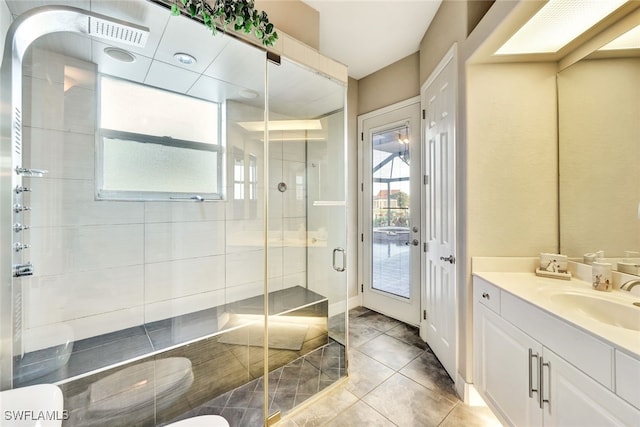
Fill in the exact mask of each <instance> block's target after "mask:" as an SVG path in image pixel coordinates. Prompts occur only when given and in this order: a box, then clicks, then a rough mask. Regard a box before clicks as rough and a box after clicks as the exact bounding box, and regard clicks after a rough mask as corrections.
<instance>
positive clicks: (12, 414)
mask: <svg viewBox="0 0 640 427" xmlns="http://www.w3.org/2000/svg"><path fill="white" fill-rule="evenodd" d="M63 405H64V400H63V398H62V390H60V388H58V386H56V385H54V384H38V385H32V386H28V387H20V388H14V389H12V390H5V391H3V392H0V414H2V420H1V421H0V425H2V427H60V426H61V425H62V420H63V419H65V418H66V417H67V414H66V413H65V412H64V410H63V409H64V407H63Z"/></svg>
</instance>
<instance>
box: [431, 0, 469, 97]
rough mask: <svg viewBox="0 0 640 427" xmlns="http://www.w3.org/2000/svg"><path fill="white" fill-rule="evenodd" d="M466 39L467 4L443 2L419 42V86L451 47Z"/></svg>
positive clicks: (450, 1)
mask: <svg viewBox="0 0 640 427" xmlns="http://www.w3.org/2000/svg"><path fill="white" fill-rule="evenodd" d="M466 37H467V2H466V1H459V0H444V1H443V2H442V4H441V5H440V8H439V9H438V13H436V16H435V17H434V18H433V21H432V22H431V25H430V26H429V29H428V30H427V32H426V33H425V34H424V37H423V38H422V41H421V42H420V85H422V84H423V83H424V82H425V81H426V80H427V79H428V78H429V75H430V74H431V72H432V71H433V70H434V69H435V68H436V66H437V65H438V63H439V62H440V60H441V59H442V57H443V56H444V55H445V53H447V52H448V51H449V48H450V47H451V45H452V44H453V43H454V42H458V43H460V42H462V41H464V40H465V39H466ZM460 65H461V64H460Z"/></svg>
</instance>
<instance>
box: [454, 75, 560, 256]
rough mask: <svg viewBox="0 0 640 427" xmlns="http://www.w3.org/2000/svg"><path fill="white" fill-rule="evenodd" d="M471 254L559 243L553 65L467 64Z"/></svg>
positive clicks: (530, 250) (519, 252) (526, 250)
mask: <svg viewBox="0 0 640 427" xmlns="http://www.w3.org/2000/svg"><path fill="white" fill-rule="evenodd" d="M467 84H468V87H467V114H468V117H467V150H468V151H467V153H468V164H467V180H466V185H467V188H468V196H467V201H468V206H467V212H466V217H467V230H468V243H467V248H468V251H469V256H535V255H536V254H538V253H539V252H555V251H556V250H557V249H558V204H557V201H558V156H557V109H556V65H555V63H542V64H486V65H475V66H471V67H469V68H468V69H467Z"/></svg>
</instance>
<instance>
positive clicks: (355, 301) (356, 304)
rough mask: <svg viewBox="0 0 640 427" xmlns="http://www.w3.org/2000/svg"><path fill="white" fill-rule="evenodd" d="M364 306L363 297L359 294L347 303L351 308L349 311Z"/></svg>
mask: <svg viewBox="0 0 640 427" xmlns="http://www.w3.org/2000/svg"><path fill="white" fill-rule="evenodd" d="M361 305H362V295H360V294H358V295H356V296H355V297H351V298H349V301H348V302H347V306H348V307H349V310H351V309H353V308H356V307H360V306H361Z"/></svg>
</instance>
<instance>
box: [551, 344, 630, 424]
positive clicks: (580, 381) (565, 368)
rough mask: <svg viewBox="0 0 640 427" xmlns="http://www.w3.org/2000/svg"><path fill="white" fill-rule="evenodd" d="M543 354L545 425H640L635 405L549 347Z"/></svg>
mask: <svg viewBox="0 0 640 427" xmlns="http://www.w3.org/2000/svg"><path fill="white" fill-rule="evenodd" d="M542 357H543V363H544V366H543V383H544V384H543V390H544V391H543V395H544V399H545V400H548V401H549V402H545V403H544V425H545V427H547V426H558V427H572V426H576V427H589V426H593V427H602V426H608V427H609V426H638V425H640V411H638V410H637V409H636V408H634V407H633V406H631V405H629V404H628V403H626V402H625V401H623V400H622V399H620V398H619V397H617V396H616V395H615V394H613V393H612V392H611V391H610V390H608V389H606V388H605V387H603V386H602V385H600V384H598V383H597V382H595V381H594V380H593V379H591V378H589V377H588V376H587V375H586V374H584V373H583V372H582V371H580V370H578V369H577V368H575V367H573V366H571V365H570V364H569V363H568V362H566V361H565V360H564V359H562V358H561V357H560V356H558V355H556V354H555V353H553V352H552V351H550V350H549V349H547V348H545V349H544V351H543V356H542Z"/></svg>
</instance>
